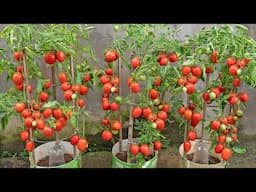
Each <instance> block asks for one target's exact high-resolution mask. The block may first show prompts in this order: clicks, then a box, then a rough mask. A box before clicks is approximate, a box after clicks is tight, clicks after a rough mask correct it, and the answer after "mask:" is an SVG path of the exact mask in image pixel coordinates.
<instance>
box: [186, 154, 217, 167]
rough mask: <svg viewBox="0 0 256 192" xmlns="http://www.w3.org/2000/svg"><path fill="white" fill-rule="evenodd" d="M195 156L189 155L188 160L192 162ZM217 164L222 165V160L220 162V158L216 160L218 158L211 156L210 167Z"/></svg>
mask: <svg viewBox="0 0 256 192" xmlns="http://www.w3.org/2000/svg"><path fill="white" fill-rule="evenodd" d="M193 156H194V153H192V154H188V155H187V159H188V160H189V161H192V159H193ZM217 163H220V160H219V159H218V158H216V157H213V156H211V155H209V161H208V165H211V164H217Z"/></svg>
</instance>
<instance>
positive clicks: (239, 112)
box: [236, 109, 244, 117]
mask: <svg viewBox="0 0 256 192" xmlns="http://www.w3.org/2000/svg"><path fill="white" fill-rule="evenodd" d="M243 114H244V113H243V111H242V110H240V109H239V110H237V111H236V115H237V116H238V117H243Z"/></svg>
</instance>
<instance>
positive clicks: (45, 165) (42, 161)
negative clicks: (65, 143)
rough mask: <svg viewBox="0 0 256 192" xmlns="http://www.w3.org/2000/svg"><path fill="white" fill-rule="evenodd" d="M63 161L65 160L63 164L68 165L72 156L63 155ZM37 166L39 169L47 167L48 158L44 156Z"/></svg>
mask: <svg viewBox="0 0 256 192" xmlns="http://www.w3.org/2000/svg"><path fill="white" fill-rule="evenodd" d="M64 160H65V163H68V162H70V161H72V160H73V156H72V155H70V154H67V153H65V154H64ZM37 165H38V166H41V167H49V156H46V157H45V158H43V159H41V160H39V161H38V163H37Z"/></svg>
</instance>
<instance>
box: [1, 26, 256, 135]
mask: <svg viewBox="0 0 256 192" xmlns="http://www.w3.org/2000/svg"><path fill="white" fill-rule="evenodd" d="M91 25H93V26H95V27H96V30H94V31H93V33H91V35H90V41H91V43H92V45H93V48H94V52H95V54H96V56H97V57H98V58H99V60H98V63H97V65H98V66H99V67H100V68H103V66H104V65H105V62H104V61H103V54H104V49H105V48H107V47H108V46H109V45H110V43H111V42H112V40H113V33H114V31H113V27H112V25H111V24H91ZM177 25H179V24H173V25H172V26H177ZM213 25H214V24H180V25H179V26H181V27H182V30H181V31H180V32H179V34H178V37H179V38H180V39H184V38H185V35H186V34H195V33H197V32H198V31H199V30H200V29H201V28H202V27H203V26H206V27H211V26H213ZM3 26H4V25H2V24H0V29H1V28H2V27H3ZM247 26H248V27H249V28H250V33H251V35H252V36H253V37H255V36H256V25H253V24H249V25H247ZM2 46H3V42H0V47H2ZM94 65H95V63H94ZM124 70H125V69H124ZM123 72H124V73H125V74H126V75H124V79H123V81H122V85H123V86H122V87H123V88H124V94H126V93H127V88H126V86H125V85H126V80H125V79H126V78H127V76H128V75H127V72H126V71H123ZM5 82H6V74H3V75H1V76H0V91H1V92H3V91H6V90H7V89H8V88H9V87H10V86H12V83H11V82H9V83H5ZM242 89H243V90H245V91H247V92H248V93H249V97H250V101H249V103H248V108H247V109H246V110H245V114H244V118H243V119H242V121H241V125H242V126H241V127H242V130H241V131H242V132H243V133H245V134H256V128H255V127H256V126H255V125H256V121H255V114H254V113H255V108H256V103H255V102H254V101H255V99H256V89H252V88H248V87H246V86H243V87H242ZM100 99H101V91H99V90H96V89H95V91H93V92H90V93H89V95H88V98H87V109H88V111H90V113H91V114H93V116H94V118H96V119H99V118H100V116H101V114H102V110H101V102H100Z"/></svg>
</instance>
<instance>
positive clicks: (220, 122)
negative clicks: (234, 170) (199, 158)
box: [177, 51, 250, 160]
mask: <svg viewBox="0 0 256 192" xmlns="http://www.w3.org/2000/svg"><path fill="white" fill-rule="evenodd" d="M218 57H219V52H218V51H213V53H212V55H211V56H210V61H211V63H212V64H210V65H207V66H206V68H205V74H206V80H205V81H206V87H205V89H204V90H206V91H204V92H203V93H202V99H203V102H205V105H206V104H212V103H213V102H217V101H218V100H219V99H220V100H222V103H221V104H222V105H225V104H229V107H230V112H229V114H228V115H225V116H221V117H218V118H217V119H213V120H211V122H210V125H209V127H210V129H211V132H213V134H215V136H216V137H215V139H216V140H217V142H216V145H215V152H216V153H221V156H222V158H223V160H229V159H230V158H231V156H232V146H233V145H234V144H235V143H236V142H238V139H237V130H238V128H237V122H238V121H239V119H240V118H241V117H242V116H243V112H242V110H241V109H240V103H241V102H242V103H243V102H247V101H248V99H249V98H248V94H247V93H245V92H240V93H238V90H237V89H238V88H239V87H240V85H241V80H240V78H239V75H240V74H241V73H242V69H243V68H244V67H246V66H247V64H248V63H249V62H250V59H237V58H235V57H233V56H231V57H228V58H227V59H226V62H225V64H224V65H223V66H222V69H224V71H222V72H220V73H219V76H218V79H217V80H216V81H215V82H214V83H209V81H210V74H211V73H213V70H214V68H215V66H214V65H216V64H218V60H219V58H218ZM220 65H222V64H220ZM181 70H182V72H181V73H182V76H181V77H179V78H178V81H177V84H178V85H179V86H184V87H183V91H184V92H186V93H187V94H188V95H191V94H193V93H194V91H195V88H194V85H193V84H195V83H196V82H197V78H200V76H201V74H202V69H201V68H200V67H199V66H183V67H182V69H181ZM223 72H224V73H225V72H226V73H227V74H229V75H230V76H229V77H226V78H225V81H224V80H223V77H222V73H223ZM216 82H218V83H219V84H217V85H216ZM224 85H225V86H224ZM195 108H197V107H196V106H195V105H194V104H192V103H190V104H189V105H188V106H187V107H185V106H184V105H183V106H181V107H180V108H179V109H178V112H179V114H180V115H183V117H184V119H185V120H186V121H189V122H190V124H189V125H190V130H188V132H187V140H185V141H184V143H183V148H184V151H185V152H188V151H190V150H191V142H190V141H193V140H195V139H196V137H197V135H196V132H195V131H194V130H193V128H194V127H196V126H197V124H198V123H199V122H200V121H201V120H202V117H201V112H194V110H195ZM205 112H206V111H205V109H203V112H202V113H205ZM203 121H204V119H203ZM191 127H193V128H192V130H191Z"/></svg>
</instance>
